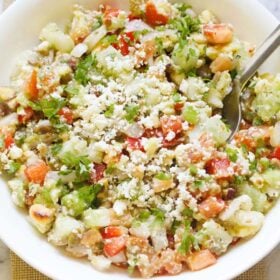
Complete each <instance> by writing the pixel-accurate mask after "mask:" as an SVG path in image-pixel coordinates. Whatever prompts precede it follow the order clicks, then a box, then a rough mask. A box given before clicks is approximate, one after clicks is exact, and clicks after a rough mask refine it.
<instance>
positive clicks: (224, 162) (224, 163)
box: [205, 158, 230, 175]
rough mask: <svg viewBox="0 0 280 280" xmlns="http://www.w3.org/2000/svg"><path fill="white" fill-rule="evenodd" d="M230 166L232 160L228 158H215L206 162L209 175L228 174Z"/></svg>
mask: <svg viewBox="0 0 280 280" xmlns="http://www.w3.org/2000/svg"><path fill="white" fill-rule="evenodd" d="M229 166H230V160H229V159H228V158H214V159H210V160H209V161H207V162H206V165H205V169H206V172H207V173H208V174H217V173H220V174H221V175H222V173H223V172H225V173H226V172H227V169H228V168H229Z"/></svg>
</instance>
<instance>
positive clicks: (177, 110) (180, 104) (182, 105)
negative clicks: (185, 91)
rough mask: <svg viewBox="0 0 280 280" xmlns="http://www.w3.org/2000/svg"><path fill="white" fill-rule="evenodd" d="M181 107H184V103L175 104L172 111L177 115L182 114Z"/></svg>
mask: <svg viewBox="0 0 280 280" xmlns="http://www.w3.org/2000/svg"><path fill="white" fill-rule="evenodd" d="M183 107H184V103H182V102H176V103H175V104H174V110H175V111H176V112H178V113H181V112H182V109H183Z"/></svg>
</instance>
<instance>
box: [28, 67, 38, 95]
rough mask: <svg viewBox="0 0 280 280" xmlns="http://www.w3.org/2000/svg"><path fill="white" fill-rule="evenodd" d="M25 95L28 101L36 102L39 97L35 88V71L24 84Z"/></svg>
mask: <svg viewBox="0 0 280 280" xmlns="http://www.w3.org/2000/svg"><path fill="white" fill-rule="evenodd" d="M25 91H26V94H27V96H28V98H29V99H30V100H37V99H38V97H39V90H38V87H37V71H36V70H33V71H32V73H31V75H30V77H29V80H28V81H27V83H26V88H25Z"/></svg>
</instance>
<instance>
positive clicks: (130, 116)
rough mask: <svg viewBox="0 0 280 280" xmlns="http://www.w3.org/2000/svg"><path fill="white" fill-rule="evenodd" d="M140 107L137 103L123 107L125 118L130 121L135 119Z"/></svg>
mask: <svg viewBox="0 0 280 280" xmlns="http://www.w3.org/2000/svg"><path fill="white" fill-rule="evenodd" d="M139 110H140V107H139V106H138V105H128V106H126V107H125V112H126V115H125V119H126V120H127V121H128V122H129V123H132V122H134V120H135V119H136V117H137V115H138V113H139Z"/></svg>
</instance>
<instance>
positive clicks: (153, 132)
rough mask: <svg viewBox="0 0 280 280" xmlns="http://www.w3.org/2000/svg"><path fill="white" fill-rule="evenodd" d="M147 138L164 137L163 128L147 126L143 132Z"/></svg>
mask: <svg viewBox="0 0 280 280" xmlns="http://www.w3.org/2000/svg"><path fill="white" fill-rule="evenodd" d="M143 136H144V137H145V138H152V137H163V134H162V129H161V128H147V129H146V130H145V132H144V134H143Z"/></svg>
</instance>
